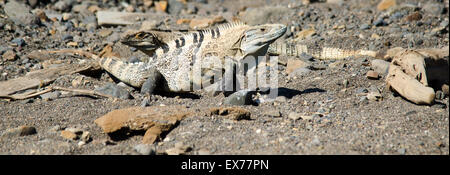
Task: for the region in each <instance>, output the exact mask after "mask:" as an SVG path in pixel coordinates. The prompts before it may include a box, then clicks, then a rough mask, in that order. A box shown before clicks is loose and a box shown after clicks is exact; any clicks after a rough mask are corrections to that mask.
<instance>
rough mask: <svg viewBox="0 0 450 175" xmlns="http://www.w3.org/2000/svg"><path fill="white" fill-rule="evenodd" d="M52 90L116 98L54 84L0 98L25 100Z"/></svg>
mask: <svg viewBox="0 0 450 175" xmlns="http://www.w3.org/2000/svg"><path fill="white" fill-rule="evenodd" d="M54 90H59V91H66V92H73V93H76V95H87V96H91V97H95V98H98V97H106V98H113V99H116V97H114V96H111V95H108V94H104V93H101V92H97V91H94V90H88V89H73V88H64V87H59V86H54V87H48V88H46V89H44V90H42V91H38V90H34V91H27V92H25V93H21V94H13V95H8V96H0V98H6V99H10V100H25V99H28V98H34V97H37V96H39V95H42V94H45V93H48V92H51V91H54Z"/></svg>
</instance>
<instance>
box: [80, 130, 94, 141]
mask: <svg viewBox="0 0 450 175" xmlns="http://www.w3.org/2000/svg"><path fill="white" fill-rule="evenodd" d="M80 138H81V140H82V141H83V142H85V143H87V142H90V141H91V140H92V138H91V133H90V132H89V131H83V132H82V134H81V137H80Z"/></svg>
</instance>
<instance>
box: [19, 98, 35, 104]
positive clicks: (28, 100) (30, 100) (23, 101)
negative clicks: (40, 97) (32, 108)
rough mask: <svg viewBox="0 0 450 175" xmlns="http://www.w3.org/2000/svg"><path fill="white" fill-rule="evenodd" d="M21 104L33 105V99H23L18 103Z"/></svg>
mask: <svg viewBox="0 0 450 175" xmlns="http://www.w3.org/2000/svg"><path fill="white" fill-rule="evenodd" d="M20 103H21V104H27V103H33V99H25V100H22V101H20Z"/></svg>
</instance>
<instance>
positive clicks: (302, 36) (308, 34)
mask: <svg viewBox="0 0 450 175" xmlns="http://www.w3.org/2000/svg"><path fill="white" fill-rule="evenodd" d="M315 34H316V30H314V29H305V30H302V31H301V32H298V33H297V34H296V35H295V39H299V40H301V39H305V38H308V37H311V36H313V35H315Z"/></svg>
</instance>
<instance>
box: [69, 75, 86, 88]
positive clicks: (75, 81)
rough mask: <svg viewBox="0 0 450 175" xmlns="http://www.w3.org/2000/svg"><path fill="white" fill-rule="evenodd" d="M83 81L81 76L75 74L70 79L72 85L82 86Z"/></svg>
mask: <svg viewBox="0 0 450 175" xmlns="http://www.w3.org/2000/svg"><path fill="white" fill-rule="evenodd" d="M85 83H86V81H84V77H83V76H77V77H75V78H74V79H73V80H72V87H79V86H83V85H84V84H85Z"/></svg>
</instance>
